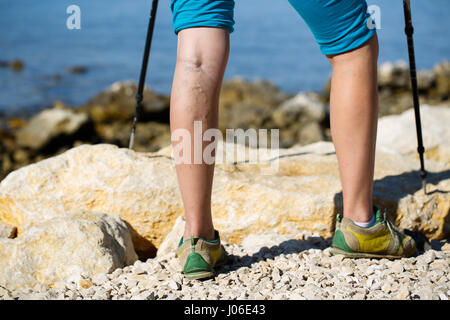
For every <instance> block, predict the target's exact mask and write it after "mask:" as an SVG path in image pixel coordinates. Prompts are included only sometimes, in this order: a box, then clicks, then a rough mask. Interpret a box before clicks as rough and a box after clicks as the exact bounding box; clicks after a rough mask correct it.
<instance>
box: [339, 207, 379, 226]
mask: <svg viewBox="0 0 450 320" xmlns="http://www.w3.org/2000/svg"><path fill="white" fill-rule="evenodd" d="M344 217H346V218H348V219H351V220H352V221H353V222H357V223H360V224H368V223H370V222H373V221H372V220H373V219H374V217H375V212H373V208H372V206H371V207H370V208H361V209H356V208H355V209H352V210H344Z"/></svg>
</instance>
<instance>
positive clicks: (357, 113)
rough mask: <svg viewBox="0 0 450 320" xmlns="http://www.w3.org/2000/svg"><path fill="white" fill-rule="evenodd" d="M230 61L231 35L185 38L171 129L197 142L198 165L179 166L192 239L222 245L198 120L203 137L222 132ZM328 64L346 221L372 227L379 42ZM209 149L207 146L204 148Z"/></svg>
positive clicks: (210, 31) (187, 33)
mask: <svg viewBox="0 0 450 320" xmlns="http://www.w3.org/2000/svg"><path fill="white" fill-rule="evenodd" d="M228 55H229V33H228V31H227V30H226V29H221V28H207V27H200V28H189V29H184V30H182V31H180V32H179V33H178V49H177V63H176V67H175V73H174V78H173V84H172V93H171V107H170V128H171V131H172V132H174V131H175V130H176V129H179V128H183V129H186V130H188V131H189V133H190V137H191V163H192V164H177V165H176V166H175V167H176V173H177V178H178V183H179V187H180V191H181V197H182V200H183V205H184V209H185V218H186V227H185V231H184V238H185V239H187V238H189V237H190V236H191V235H193V236H194V237H195V238H197V237H201V238H204V239H208V240H211V239H213V238H214V225H213V221H212V215H211V192H212V182H213V175H214V164H212V165H208V164H205V163H203V164H194V141H193V140H194V121H201V122H202V132H204V131H205V130H207V129H209V128H217V126H218V103H219V95H220V88H221V86H222V80H223V76H224V72H225V68H226V65H227V61H228ZM327 59H328V60H329V62H330V63H331V65H332V67H333V75H332V80H331V94H330V118H331V134H332V139H333V143H334V146H335V149H336V154H337V159H338V163H339V171H340V179H341V184H342V188H343V200H344V216H345V217H347V218H350V219H352V220H354V221H358V222H366V221H369V220H370V218H371V208H372V187H373V174H374V159H375V140H376V130H377V119H378V117H377V115H378V97H377V60H378V39H377V36H376V35H375V36H374V37H372V38H371V39H370V40H369V41H368V42H367V43H365V44H364V45H363V46H361V47H359V48H357V49H354V50H352V51H350V52H347V53H342V54H338V55H334V56H327ZM299 76H302V75H299ZM178 142H180V141H173V142H172V143H173V145H175V144H176V143H178ZM208 144H209V142H204V143H203V148H204V147H206V146H207V145H208Z"/></svg>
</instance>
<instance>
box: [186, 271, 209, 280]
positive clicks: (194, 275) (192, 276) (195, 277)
mask: <svg viewBox="0 0 450 320" xmlns="http://www.w3.org/2000/svg"><path fill="white" fill-rule="evenodd" d="M184 276H185V277H186V279H189V280H198V279H207V278H212V277H213V276H214V272H213V271H205V272H197V273H185V274H184Z"/></svg>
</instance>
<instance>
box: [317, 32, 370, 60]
mask: <svg viewBox="0 0 450 320" xmlns="http://www.w3.org/2000/svg"><path fill="white" fill-rule="evenodd" d="M368 30H369V31H368V32H367V33H366V34H365V35H364V36H363V37H360V38H358V39H357V40H355V41H353V42H352V43H351V44H350V45H348V46H345V48H341V47H342V45H331V46H320V51H321V52H322V54H324V55H327V56H329V55H335V54H341V53H345V52H349V51H352V50H353V49H356V48H358V47H360V46H362V45H363V44H365V43H366V42H367V41H369V40H370V39H372V37H373V36H374V35H375V34H376V33H377V32H376V30H375V29H368ZM336 47H339V49H336Z"/></svg>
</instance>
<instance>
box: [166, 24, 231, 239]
mask: <svg viewBox="0 0 450 320" xmlns="http://www.w3.org/2000/svg"><path fill="white" fill-rule="evenodd" d="M228 53H229V31H228V30H227V29H223V28H209V27H197V28H188V29H183V30H181V31H180V32H179V33H178V53H177V64H176V68H175V74H174V78H173V84H172V94H171V104H170V128H171V132H172V133H173V132H174V131H175V130H177V129H186V130H187V132H189V134H190V137H189V139H190V145H191V150H190V155H191V157H190V158H191V159H190V161H189V163H181V164H177V165H176V172H177V177H178V183H179V186H180V191H181V196H182V200H183V204H184V209H185V215H186V228H185V232H184V238H185V239H187V238H189V237H190V236H191V235H193V236H194V237H195V238H198V237H201V238H204V239H207V240H212V239H214V227H213V222H212V217H211V190H212V181H213V175H214V163H213V164H206V163H205V162H204V159H203V157H202V159H201V163H200V164H195V163H194V121H200V122H201V126H202V135H203V132H205V131H206V130H207V129H210V128H217V126H218V103H219V94H220V89H221V86H222V80H223V75H224V72H225V68H226V65H227V61H228ZM196 139H197V138H196ZM201 141H202V142H201V143H202V154H203V149H204V147H206V145H208V144H209V142H206V143H203V140H201ZM178 142H181V143H182V141H173V145H174V147H175V145H176V144H177V143H178ZM199 142H200V141H196V143H199ZM182 152H188V151H187V150H186V151H185V150H182Z"/></svg>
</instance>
